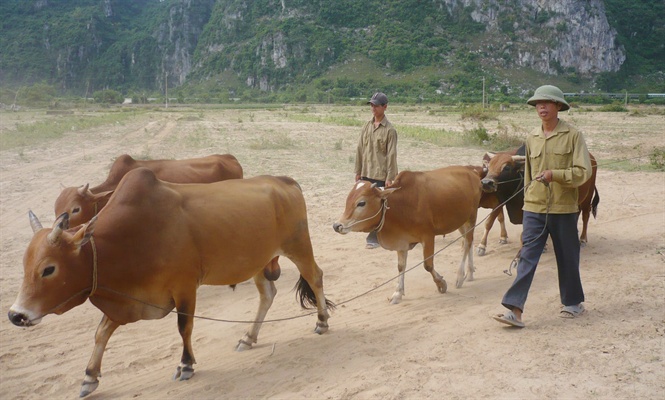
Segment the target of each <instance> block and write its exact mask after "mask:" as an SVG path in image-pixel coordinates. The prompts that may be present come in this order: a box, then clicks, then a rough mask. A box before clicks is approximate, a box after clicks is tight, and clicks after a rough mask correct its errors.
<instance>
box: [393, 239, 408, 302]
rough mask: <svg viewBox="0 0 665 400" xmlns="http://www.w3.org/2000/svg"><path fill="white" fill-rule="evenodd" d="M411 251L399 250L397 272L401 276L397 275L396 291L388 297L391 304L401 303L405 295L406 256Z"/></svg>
mask: <svg viewBox="0 0 665 400" xmlns="http://www.w3.org/2000/svg"><path fill="white" fill-rule="evenodd" d="M408 254H409V252H408V251H406V250H398V251H397V272H398V274H399V276H398V277H397V288H395V293H393V295H392V296H390V298H389V299H388V300H389V301H390V304H399V303H400V302H401V301H402V297H403V296H404V270H405V269H406V258H407V256H408Z"/></svg>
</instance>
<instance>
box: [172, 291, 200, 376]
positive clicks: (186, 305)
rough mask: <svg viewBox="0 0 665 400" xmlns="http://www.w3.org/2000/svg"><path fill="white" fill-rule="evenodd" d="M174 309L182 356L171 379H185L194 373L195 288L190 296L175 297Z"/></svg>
mask: <svg viewBox="0 0 665 400" xmlns="http://www.w3.org/2000/svg"><path fill="white" fill-rule="evenodd" d="M176 310H178V332H180V337H182V357H181V358H180V365H178V367H177V368H176V371H175V374H173V380H181V381H186V380H188V379H189V378H191V377H192V376H193V375H194V364H196V360H195V359H194V351H193V349H192V331H193V330H194V310H196V289H194V292H193V294H192V295H191V296H189V295H187V296H183V297H181V298H176Z"/></svg>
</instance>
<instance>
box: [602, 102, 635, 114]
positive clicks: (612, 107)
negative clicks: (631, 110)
mask: <svg viewBox="0 0 665 400" xmlns="http://www.w3.org/2000/svg"><path fill="white" fill-rule="evenodd" d="M598 111H602V112H627V111H628V109H627V108H626V107H624V106H622V105H621V104H619V103H612V104H607V105H604V106H602V107H600V108H598Z"/></svg>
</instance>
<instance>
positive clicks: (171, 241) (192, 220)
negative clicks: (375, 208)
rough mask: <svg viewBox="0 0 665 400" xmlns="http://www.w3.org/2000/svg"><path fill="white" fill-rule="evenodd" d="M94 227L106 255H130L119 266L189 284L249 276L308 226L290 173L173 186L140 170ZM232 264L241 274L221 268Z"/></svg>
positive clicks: (232, 281)
mask: <svg viewBox="0 0 665 400" xmlns="http://www.w3.org/2000/svg"><path fill="white" fill-rule="evenodd" d="M97 225H98V226H97V228H96V230H95V236H96V237H98V238H99V239H100V242H101V241H103V242H104V243H105V245H106V246H107V254H112V255H113V257H114V258H115V259H116V260H124V262H127V260H125V257H124V255H123V254H124V253H127V252H128V251H129V254H133V255H134V256H133V258H132V260H130V261H129V262H128V265H127V266H125V267H123V268H126V269H128V270H134V271H138V270H145V269H146V268H147V269H149V270H150V274H151V276H152V278H150V279H153V280H160V279H161V280H165V281H166V280H169V279H191V281H192V284H195V285H199V284H235V283H238V282H241V281H244V280H246V279H249V278H251V277H252V276H253V275H254V273H255V271H256V269H257V268H261V267H263V266H264V265H266V264H267V263H268V262H269V261H270V260H271V259H272V258H273V257H274V256H275V255H277V254H281V253H280V252H281V251H282V248H283V247H284V244H285V243H288V242H289V241H290V240H294V239H293V238H300V237H301V236H302V230H303V229H305V230H307V229H308V227H307V214H306V209H305V202H304V198H303V196H302V193H301V191H300V189H299V187H298V186H297V183H295V181H293V180H292V179H290V178H277V177H268V176H262V177H255V178H251V179H247V180H245V179H237V180H227V181H222V182H215V183H210V184H173V183H168V182H164V181H161V180H159V179H157V178H156V176H155V174H154V173H153V172H152V171H150V170H148V169H145V168H138V169H135V170H132V171H130V172H129V173H128V174H127V175H126V176H125V178H123V180H122V181H121V183H120V184H119V185H118V188H117V189H116V191H115V193H114V194H113V196H112V197H111V199H110V200H109V203H108V205H107V206H106V207H105V208H104V209H103V210H102V212H101V213H100V214H99V221H98V222H97ZM113 257H112V258H113ZM106 260H108V258H106ZM109 262H112V261H109ZM238 263H240V264H242V265H246V266H247V268H245V269H244V271H247V272H246V274H247V275H246V276H238V275H237V274H234V275H233V276H229V275H226V274H225V269H224V268H223V266H224V265H233V264H238ZM100 269H101V268H100ZM130 275H132V273H131V272H130ZM144 275H145V272H144V273H143V274H141V273H138V272H137V273H136V274H135V279H145V276H144Z"/></svg>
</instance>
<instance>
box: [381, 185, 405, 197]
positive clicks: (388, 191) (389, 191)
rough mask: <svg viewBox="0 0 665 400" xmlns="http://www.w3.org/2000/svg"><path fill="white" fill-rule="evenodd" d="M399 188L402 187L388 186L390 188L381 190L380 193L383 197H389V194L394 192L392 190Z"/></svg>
mask: <svg viewBox="0 0 665 400" xmlns="http://www.w3.org/2000/svg"><path fill="white" fill-rule="evenodd" d="M398 189H400V188H398V187H391V188H388V189H383V190H379V194H380V195H381V199H385V198H387V197H388V196H390V195H391V194H392V192H394V191H395V190H398Z"/></svg>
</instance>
